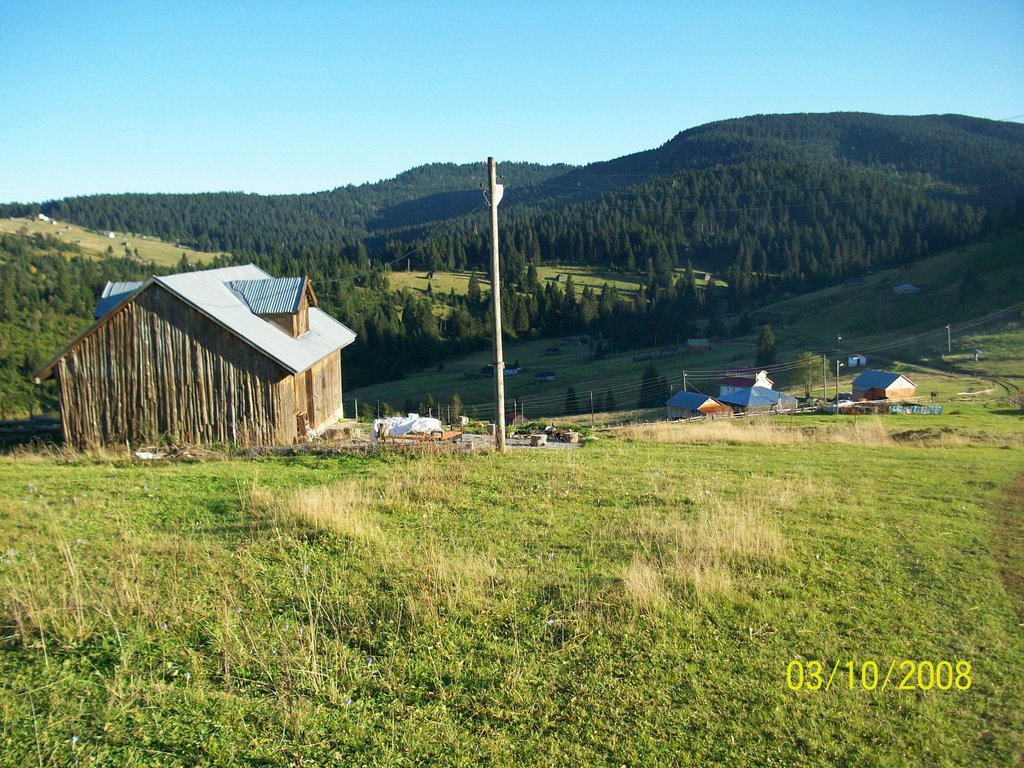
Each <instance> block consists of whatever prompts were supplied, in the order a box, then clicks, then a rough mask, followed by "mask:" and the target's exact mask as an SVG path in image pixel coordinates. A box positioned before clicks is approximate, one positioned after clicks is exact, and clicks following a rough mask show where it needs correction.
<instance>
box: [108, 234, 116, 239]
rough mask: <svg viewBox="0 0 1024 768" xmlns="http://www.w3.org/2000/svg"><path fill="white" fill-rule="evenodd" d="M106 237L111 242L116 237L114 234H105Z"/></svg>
mask: <svg viewBox="0 0 1024 768" xmlns="http://www.w3.org/2000/svg"><path fill="white" fill-rule="evenodd" d="M107 237H109V238H110V239H111V240H113V239H114V238H115V237H117V235H116V234H114V233H113V232H107Z"/></svg>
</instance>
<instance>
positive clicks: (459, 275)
mask: <svg viewBox="0 0 1024 768" xmlns="http://www.w3.org/2000/svg"><path fill="white" fill-rule="evenodd" d="M676 272H677V274H680V275H681V274H683V270H681V269H680V270H676ZM694 273H695V274H696V275H697V280H696V283H697V285H700V286H702V285H706V284H707V281H706V280H705V279H704V275H705V272H704V271H703V270H699V269H696V268H695V269H694ZM470 274H471V273H470V272H435V273H434V279H433V280H430V281H428V280H427V273H426V272H423V271H409V272H401V271H395V272H389V273H388V280H389V281H390V284H391V287H392V288H394V289H395V290H399V289H401V288H408V289H410V290H415V291H419V292H420V293H426V291H427V283H428V282H429V283H430V284H431V290H432V291H433V292H434V293H439V294H447V293H448V292H449V291H451V290H453V289H454V291H455V293H457V294H459V295H465V293H466V291H467V290H468V287H469V276H470ZM560 275H561V276H566V277H567V276H569V275H572V281H573V283H574V284H575V286H576V290H577V291H582V290H583V288H584V287H586V286H590V287H591V288H592V289H593V290H594V291H597V292H600V291H601V289H602V288H603V287H604V286H605V285H606V284H607V285H609V286H612V287H615V288H618V289H619V293H620V295H621V296H623V297H624V298H625V297H635V296H636V294H637V291H638V290H639V288H640V286H641V285H642V284H643V282H644V278H643V277H641V276H639V275H625V274H622V273H620V272H610V271H608V270H607V269H605V268H604V267H602V266H592V265H583V264H572V265H545V266H540V267H537V278H538V280H540V281H541V283H547V282H558V278H559V276H560ZM477 279H478V280H480V287H481V288H482V289H483V290H485V291H487V290H490V285H491V281H490V279H489V273H483V272H478V273H477ZM715 284H716V285H725V283H724V282H722V281H721V280H716V282H715Z"/></svg>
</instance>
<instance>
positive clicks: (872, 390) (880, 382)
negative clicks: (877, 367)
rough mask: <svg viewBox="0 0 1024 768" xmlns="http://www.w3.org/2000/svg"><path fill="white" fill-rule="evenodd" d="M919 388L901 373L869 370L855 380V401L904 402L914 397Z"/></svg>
mask: <svg viewBox="0 0 1024 768" xmlns="http://www.w3.org/2000/svg"><path fill="white" fill-rule="evenodd" d="M916 392H917V386H916V385H915V384H914V382H912V381H911V380H910V379H908V378H907V377H906V376H904V375H903V374H900V373H889V372H887V371H872V370H867V371H864V373H862V374H860V375H859V376H858V377H857V378H855V379H854V380H853V392H852V393H851V399H853V400H904V399H906V398H910V397H913V396H914V394H915V393H916Z"/></svg>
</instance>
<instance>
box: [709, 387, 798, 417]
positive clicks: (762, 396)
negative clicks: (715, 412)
mask: <svg viewBox="0 0 1024 768" xmlns="http://www.w3.org/2000/svg"><path fill="white" fill-rule="evenodd" d="M718 400H719V401H720V402H722V403H725V404H726V405H728V406H730V407H731V408H732V409H733V411H735V412H736V413H772V412H775V411H794V410H796V407H797V405H798V403H797V400H796V398H795V397H791V396H789V395H787V394H785V393H783V392H776V391H775V390H774V389H770V388H768V387H760V386H755V387H747V388H745V389H738V390H736V391H734V392H731V393H729V394H728V395H720V396H719V398H718Z"/></svg>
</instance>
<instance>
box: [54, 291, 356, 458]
mask: <svg viewBox="0 0 1024 768" xmlns="http://www.w3.org/2000/svg"><path fill="white" fill-rule="evenodd" d="M300 375H301V374H300ZM339 376H340V374H339ZM56 377H57V381H58V392H59V397H60V404H61V418H62V421H63V424H64V435H65V438H66V439H67V441H68V442H69V443H71V444H73V445H76V446H79V447H87V446H98V445H111V444H123V443H124V442H125V441H126V440H127V441H130V442H131V443H132V444H133V445H143V444H155V443H158V442H162V441H163V440H166V439H169V440H172V441H174V442H177V443H184V444H191V445H195V444H201V443H236V444H240V445H251V444H282V443H284V444H288V443H292V442H294V440H295V436H296V420H295V413H296V403H295V399H294V390H293V386H292V376H290V375H289V374H288V373H287V372H285V371H284V370H283V369H281V368H280V366H278V365H277V364H276V363H274V362H273V361H271V360H269V359H268V358H266V357H265V356H263V355H261V354H259V353H258V352H256V351H255V350H254V349H252V348H251V347H249V346H248V345H247V344H245V343H244V342H242V341H240V340H239V339H238V338H237V337H236V336H234V335H233V334H231V333H229V332H228V331H226V330H224V329H223V328H221V327H220V326H219V325H217V324H216V323H214V322H212V321H211V320H209V319H208V318H207V317H205V316H204V315H202V314H200V313H199V312H196V311H195V310H193V309H192V308H191V307H189V306H188V305H186V304H184V303H183V302H181V301H180V300H179V299H177V298H176V297H174V296H173V295H171V294H169V293H168V292H166V291H164V290H163V289H162V288H160V287H159V286H156V285H153V286H151V287H150V288H148V289H147V290H146V291H144V292H143V293H141V294H140V295H139V296H138V297H136V299H135V300H134V301H131V302H129V303H128V304H127V305H125V306H124V307H123V308H122V309H121V310H120V311H118V313H117V315H116V316H114V317H112V318H110V319H109V320H108V321H107V322H106V323H104V324H103V325H102V326H100V327H99V328H98V329H97V330H96V331H94V332H93V333H91V334H90V335H88V336H86V337H85V338H84V339H82V340H81V341H80V342H79V343H78V344H77V345H75V347H73V348H72V349H71V350H69V351H68V352H67V353H66V354H65V355H64V357H63V358H61V360H60V362H59V364H58V366H57V369H56Z"/></svg>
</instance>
